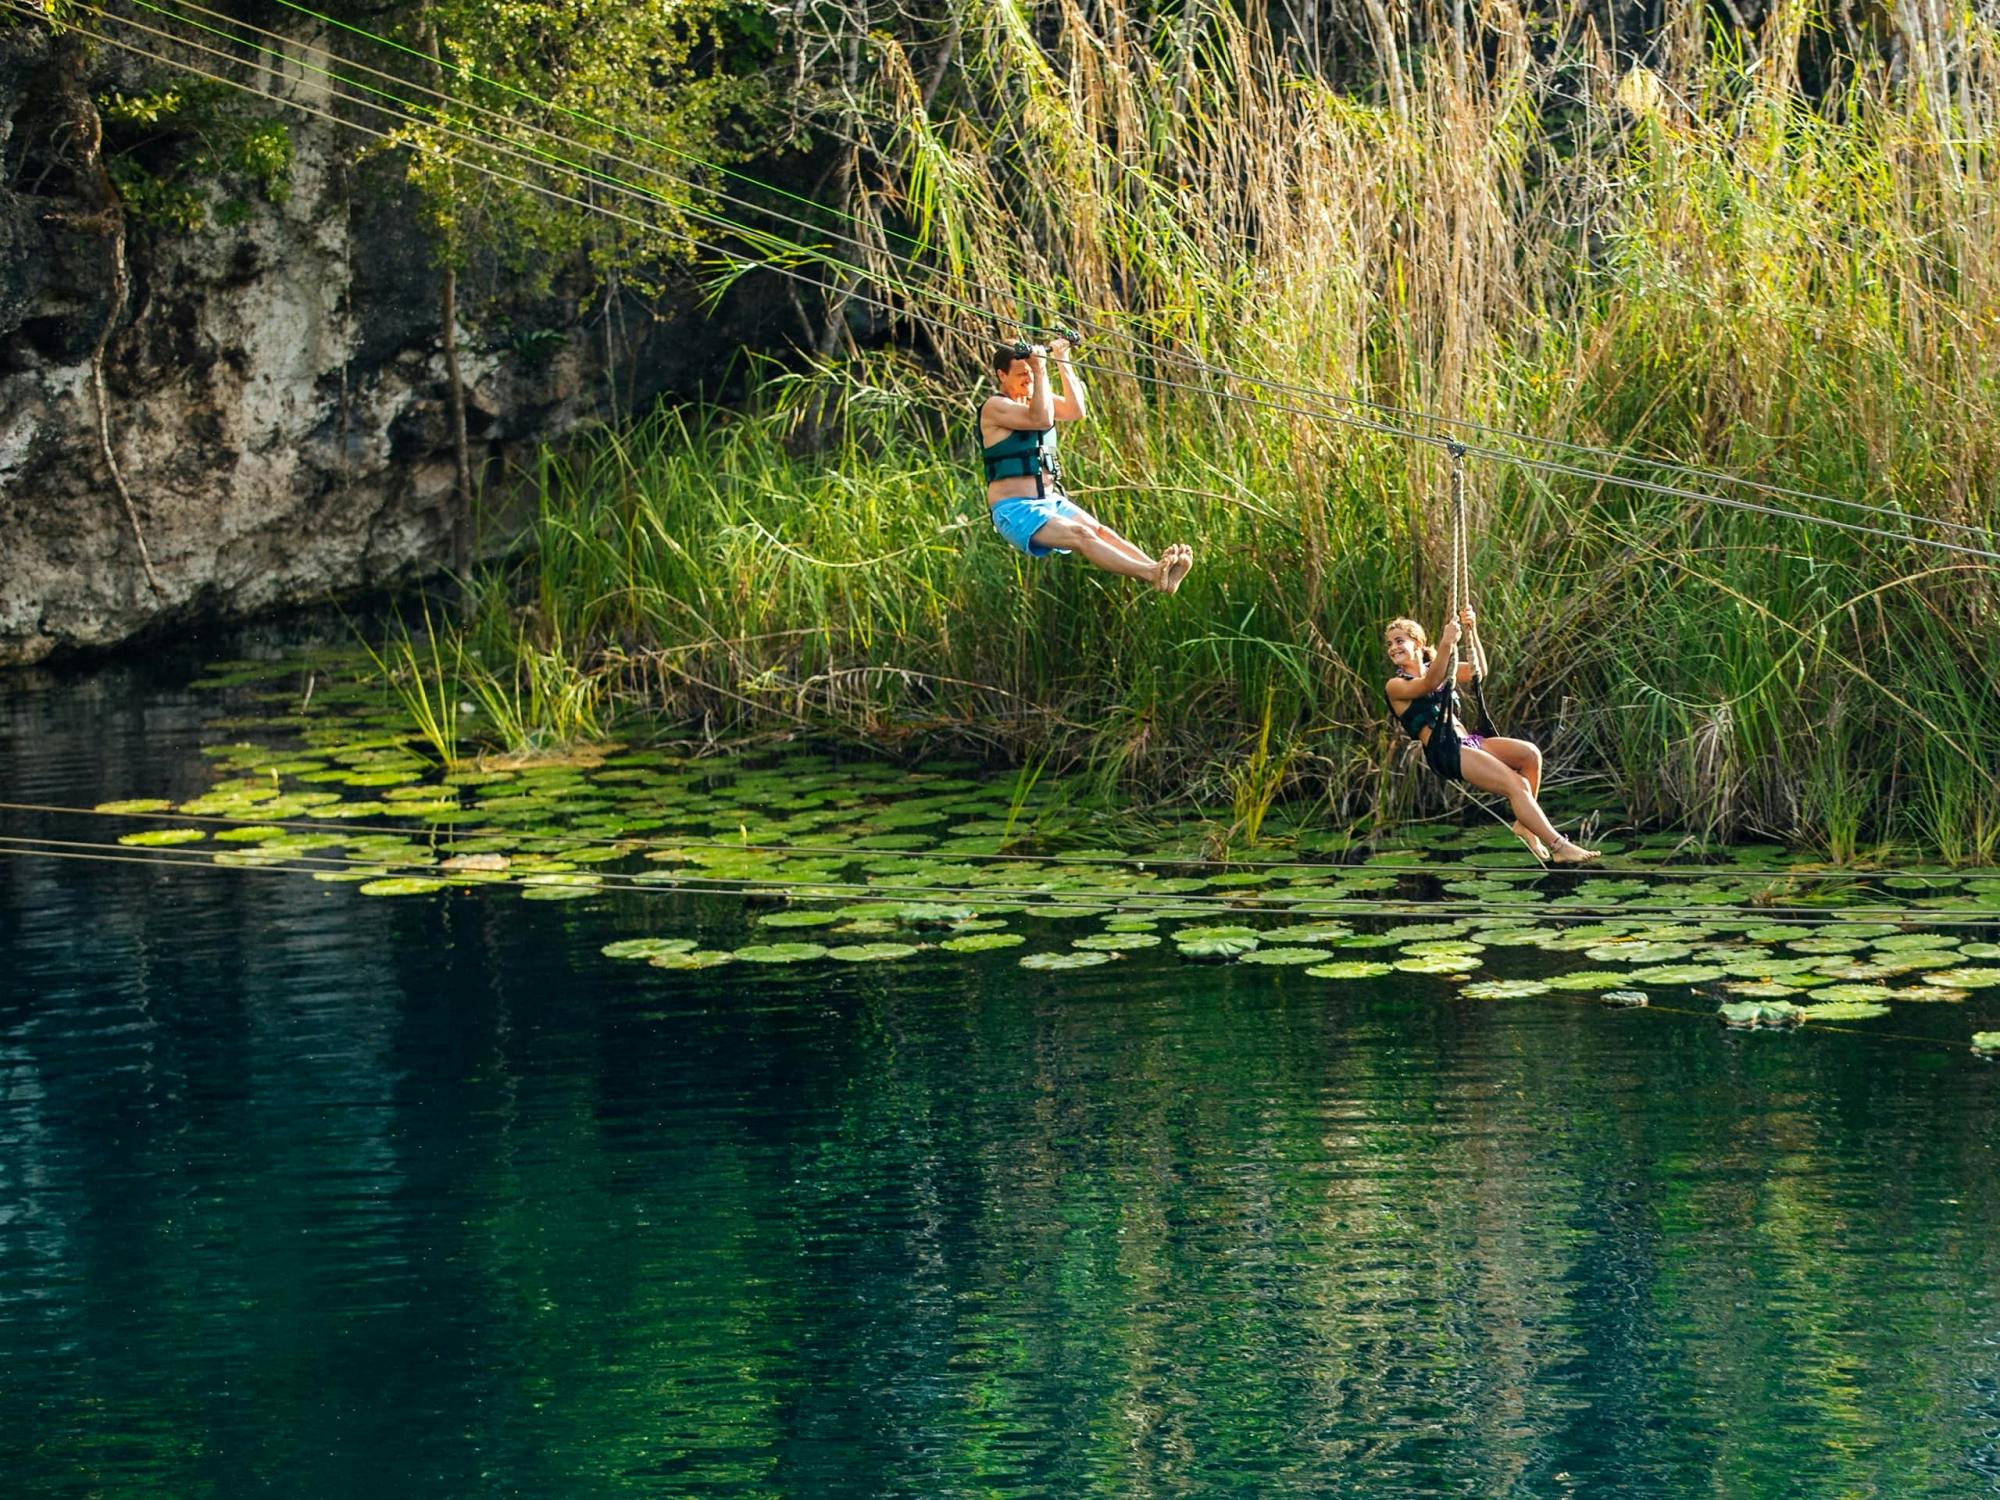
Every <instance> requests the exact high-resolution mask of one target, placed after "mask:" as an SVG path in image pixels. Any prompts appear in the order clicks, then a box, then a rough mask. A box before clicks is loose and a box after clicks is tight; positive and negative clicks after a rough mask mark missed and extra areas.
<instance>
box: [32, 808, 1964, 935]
mask: <svg viewBox="0 0 2000 1500" xmlns="http://www.w3.org/2000/svg"><path fill="white" fill-rule="evenodd" d="M131 849H132V846H130V845H120V844H106V843H101V842H93V841H90V840H75V839H50V838H36V837H33V836H29V835H13V834H0V852H5V851H12V852H25V853H34V852H39V851H43V850H47V851H51V852H52V853H53V852H61V851H67V852H69V853H71V854H72V855H73V856H79V857H80V856H81V855H84V854H89V853H95V854H97V855H99V856H101V857H106V858H112V857H116V858H119V859H138V858H145V859H147V860H150V861H153V862H157V863H166V864H174V865H182V866H186V865H196V866H215V865H221V866H225V867H228V868H232V869H233V868H252V869H271V868H289V869H291V870H293V871H294V872H295V873H300V874H328V875H340V876H346V875H359V874H361V873H363V872H374V873H376V874H379V875H381V876H385V877H386V876H388V875H389V874H390V872H391V871H395V870H404V871H409V872H411V874H412V878H424V879H434V880H438V881H440V882H442V883H444V884H447V885H453V884H456V885H465V886H484V885H508V886H513V887H516V888H525V889H534V888H535V887H537V886H554V887H560V888H564V889H576V890H587V891H601V892H612V891H637V892H641V893H650V894H659V893H667V894H687V895H712V896H737V897H744V898H750V897H756V896H772V897H782V898H784V899H787V900H790V899H794V898H796V899H799V900H802V901H834V900H849V899H850V898H852V899H851V900H850V904H859V903H861V902H869V901H891V900H892V899H893V900H894V901H896V902H900V904H904V905H911V904H916V905H941V904H945V902H946V901H948V900H949V901H955V902H957V903H958V904H961V905H966V906H971V907H974V908H978V907H980V906H984V907H985V908H986V909H987V910H989V911H997V910H999V909H1001V908H1003V907H1013V908H1018V910H1019V911H1020V912H1021V913H1022V914H1024V915H1028V916H1039V915H1044V914H1053V915H1057V916H1059V915H1060V914H1061V912H1062V911H1063V910H1064V909H1065V908H1072V907H1091V908H1098V909H1103V910H1120V911H1123V912H1125V913H1126V914H1127V915H1134V916H1144V915H1145V914H1147V913H1149V912H1151V913H1155V914H1156V915H1155V917H1154V919H1155V920H1158V919H1159V918H1161V917H1170V916H1176V915H1181V916H1197V915H1209V916H1214V915H1224V916H1239V917H1241V916H1254V915H1265V916H1287V915H1289V916H1296V917H1301V918H1333V917H1337V918H1347V917H1370V916H1375V917H1381V916H1392V917H1393V916H1403V917H1448V918H1462V919H1465V920H1468V921H1472V922H1480V921H1484V922H1485V923H1487V925H1490V926H1500V925H1503V924H1506V925H1521V926H1530V927H1532V926H1538V925H1541V924H1542V923H1544V922H1547V921H1564V922H1584V923H1597V922H1609V921H1612V920H1623V921H1634V920H1635V919H1650V918H1656V917H1659V916H1671V915H1675V914H1678V913H1680V912H1681V911H1682V910H1683V909H1682V908H1670V909H1664V910H1660V911H1649V910H1647V909H1646V908H1644V907H1641V906H1637V905H1634V904H1621V905H1619V906H1616V907H1598V908H1593V907H1590V906H1588V905H1577V906H1570V905H1565V906H1564V907H1563V908H1562V910H1561V911H1560V912H1559V913H1547V914H1544V910H1543V909H1542V908H1534V909H1532V910H1531V909H1526V908H1525V907H1524V904H1523V903H1519V902H1480V901H1468V900H1450V899H1435V900H1433V899H1427V898H1414V897H1410V898H1404V899H1403V900H1401V901H1394V900H1391V901H1376V900H1363V899H1356V898H1345V899H1342V898H1335V899H1330V900H1313V899H1311V898H1310V897H1305V896H1299V897H1294V898H1292V899H1290V900H1285V901H1270V900H1263V901H1260V900H1259V898H1258V896H1257V895H1256V894H1254V893H1250V894H1246V895H1241V896H1218V895H1213V894H1210V895H1200V894H1196V893H1185V894H1175V893H1171V892H1155V893H1147V892H1145V891H1133V890H1119V891H1112V890H1106V889H1103V888H1101V887H1099V888H1093V887H1082V888H1074V887H1072V888H1062V887H1057V888H1054V889H1050V888H1027V889H1024V888H1022V887H1018V886H951V885H897V884H895V883H893V882H890V881H872V882H871V881H858V880H809V879H797V878H794V879H791V880H781V879H776V878H767V877H761V876H729V875H715V874H710V873H706V872H699V873H690V874H688V875H685V876H682V875H680V874H678V873H665V874H662V875H659V876H655V877H652V878H647V877H643V876H639V875H624V874H622V873H620V872H616V871H612V872H599V871H578V870H549V871H538V870H535V869H533V868H532V867H530V868H524V869H522V870H520V871H519V872H518V873H516V872H512V871H481V870H476V869H471V868H469V867H461V868H459V869H456V870H454V869H450V868H447V867H444V866H441V865H439V864H438V863H436V862H435V861H433V860H414V859H402V858H396V857H394V856H390V857H385V858H377V859H370V858H367V857H364V856H359V855H336V854H315V853H310V852H298V853H285V854H283V855H282V856H280V857H279V858H277V859H255V858H249V857H247V856H248V855H250V854H251V853H252V851H250V850H245V851H244V855H245V856H246V857H242V858H229V857H227V855H228V854H229V853H230V852H233V851H217V850H194V849H188V850H181V849H177V848H172V847H164V848H154V849H149V850H147V851H146V853H145V855H144V856H134V855H132V854H131V852H130V851H131ZM219 855H220V856H222V857H218V856H219ZM488 875H495V876H500V877H502V878H498V879H489V878H484V877H486V876H488ZM1038 897H1039V898H1041V899H1036V898H1038ZM1702 912H1703V914H1705V915H1708V916H1711V917H1715V918H1720V919H1734V918H1741V917H1755V918H1758V919H1761V920H1765V921H1768V922H1770V923H1772V924H1773V925H1776V924H1777V923H1778V922H1780V921H1782V922H1783V923H1784V925H1787V926H1807V927H1812V928H1814V929H1825V930H1827V931H1831V932H1838V931H1839V930H1840V928H1842V927H1843V926H1851V925H1853V924H1852V920H1851V919H1850V918H1848V917H1844V916H1841V915H1839V914H1837V913H1831V912H1829V911H1828V910H1827V909H1826V908H1823V907H1780V906H1769V907H1755V908H1743V907H1704V908H1702ZM1867 915H1869V916H1873V917H1876V918H1878V919H1879V920H1882V921H1890V920H1896V919H1900V920H1902V921H1904V922H1908V923H1918V924H1921V925H1922V926H1924V927H1929V928H1948V927H1957V928H1978V929H1986V928H1991V927H1993V926H1995V925H1996V923H1995V921H1994V919H1990V918H1984V919H1982V918H1974V917H1950V916H1943V915H1940V914H1938V913H1936V912H1934V911H1932V910H1930V909H1928V908H1920V907H1905V908H1900V909H1893V910H1890V911H1880V912H1878V911H1873V910H1870V911H1869V912H1868V913H1867ZM1815 918H1816V919H1817V920H1801V919H1815ZM1636 925H1641V926H1643V925H1645V922H1644V921H1639V922H1637V924H1636ZM1655 925H1657V923H1656V924H1655ZM1685 925H1698V924H1694V923H1689V924H1685ZM1618 941H1620V939H1619V938H1618V937H1615V936H1607V937H1606V938H1605V942H1606V943H1607V944H1615V943H1617V942H1618ZM1818 956H1821V957H1824V958H1825V959H1827V961H1828V962H1830V963H1831V962H1837V961H1839V960H1840V959H1842V958H1844V957H1846V956H1847V955H1846V954H1844V953H1840V954H1826V955H1818Z"/></svg>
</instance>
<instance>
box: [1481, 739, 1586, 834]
mask: <svg viewBox="0 0 2000 1500" xmlns="http://www.w3.org/2000/svg"><path fill="white" fill-rule="evenodd" d="M1458 773H1459V775H1461V776H1463V777H1464V778H1465V779H1466V780H1467V781H1468V782H1470V783H1471V784H1472V785H1473V786H1476V787H1478V788H1479V789H1480V790H1481V791H1482V792H1495V793H1498V794H1499V795H1500V796H1502V797H1505V798H1506V799H1507V801H1508V802H1509V803H1510V804H1511V805H1512V806H1513V809H1514V817H1515V819H1516V820H1517V822H1518V823H1519V824H1520V825H1521V826H1522V827H1524V828H1526V829H1527V830H1528V832H1529V833H1531V834H1533V835H1534V836H1535V837H1536V838H1538V839H1541V840H1542V841H1543V842H1545V843H1547V844H1549V845H1550V846H1551V847H1553V846H1554V845H1557V844H1560V843H1562V842H1563V836H1562V835H1561V834H1559V833H1557V832H1556V826H1555V824H1553V823H1551V822H1550V821H1549V815H1548V814H1547V813H1545V812H1543V811H1542V804H1541V803H1539V802H1537V801H1536V800H1535V794H1534V793H1533V792H1531V791H1529V790H1528V781H1527V778H1526V777H1524V776H1523V775H1521V773H1520V772H1518V771H1516V770H1515V769H1514V768H1513V767H1512V766H1510V765H1508V764H1507V763H1506V762H1505V761H1503V760H1501V759H1500V757H1499V756H1497V755H1493V754H1491V753H1489V752H1488V751H1486V750H1483V749H1480V748H1478V747H1476V746H1473V745H1466V746H1464V747H1462V748H1461V749H1460V750H1459V752H1458Z"/></svg>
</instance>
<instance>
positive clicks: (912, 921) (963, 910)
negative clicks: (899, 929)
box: [842, 901, 979, 927]
mask: <svg viewBox="0 0 2000 1500" xmlns="http://www.w3.org/2000/svg"><path fill="white" fill-rule="evenodd" d="M860 914H861V913H857V912H856V911H855V910H854V909H853V908H852V907H849V908H846V909H845V910H844V911H843V913H842V915H845V916H854V915H860ZM866 914H867V915H869V916H880V917H886V918H887V919H888V920H890V921H892V922H901V923H903V924H904V925H905V926H909V927H955V926H957V925H958V924H959V923H960V922H970V921H972V920H973V919H974V918H975V917H977V916H978V915H979V909H978V908H977V907H972V906H946V905H944V904H942V903H939V902H934V901H910V902H905V903H904V904H903V905H901V906H898V907H896V908H895V909H894V910H891V911H882V910H880V909H873V910H870V911H868V912H867V913H866Z"/></svg>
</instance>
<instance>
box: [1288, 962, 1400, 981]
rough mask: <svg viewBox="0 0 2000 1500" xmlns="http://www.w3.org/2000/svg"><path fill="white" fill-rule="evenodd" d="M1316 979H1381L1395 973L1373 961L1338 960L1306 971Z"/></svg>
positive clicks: (1382, 964)
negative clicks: (1385, 975)
mask: <svg viewBox="0 0 2000 1500" xmlns="http://www.w3.org/2000/svg"><path fill="white" fill-rule="evenodd" d="M1305 972H1306V973H1307V974H1308V975H1310V976H1311V977H1312V978H1314V979H1379V978H1380V977H1381V976H1382V975H1384V974H1389V973H1393V972H1394V970H1392V969H1391V968H1390V967H1389V966H1388V965H1387V964H1384V963H1376V962H1375V961H1374V960H1372V959H1366V958H1348V959H1338V960H1336V961H1334V962H1333V963H1329V964H1315V965H1314V966H1313V967H1312V968H1310V969H1307V970H1306V971H1305Z"/></svg>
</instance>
